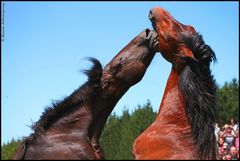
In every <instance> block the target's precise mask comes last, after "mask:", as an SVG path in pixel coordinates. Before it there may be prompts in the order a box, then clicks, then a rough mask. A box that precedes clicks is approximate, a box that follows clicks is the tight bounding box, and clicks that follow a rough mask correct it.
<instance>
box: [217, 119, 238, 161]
mask: <svg viewBox="0 0 240 161" xmlns="http://www.w3.org/2000/svg"><path fill="white" fill-rule="evenodd" d="M215 135H216V139H217V143H218V154H219V156H218V158H219V160H238V159H239V122H238V121H237V122H235V120H234V119H233V118H231V119H230V123H229V124H225V125H223V126H222V127H219V125H218V124H216V127H215Z"/></svg>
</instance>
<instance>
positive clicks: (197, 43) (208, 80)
mask: <svg viewBox="0 0 240 161" xmlns="http://www.w3.org/2000/svg"><path fill="white" fill-rule="evenodd" d="M182 42H183V44H184V45H185V46H186V47H188V48H189V49H191V51H192V53H193V55H194V58H190V57H182V60H183V61H182V63H185V64H186V67H185V68H184V69H183V71H182V73H181V75H180V79H179V88H180V90H181V92H182V94H183V97H184V98H185V104H186V105H185V110H186V112H187V114H188V120H189V122H190V125H191V127H192V135H193V138H194V143H195V144H196V146H197V154H198V157H199V159H216V157H217V151H216V149H217V146H216V145H217V143H216V138H215V133H214V125H215V123H216V121H217V107H216V89H217V85H216V82H215V80H214V78H213V75H212V74H211V70H210V62H211V61H212V60H213V61H216V56H215V54H214V52H213V50H212V49H211V48H210V47H209V46H208V45H206V44H205V43H204V41H203V39H202V36H201V35H200V34H199V33H197V34H190V33H186V32H184V33H182Z"/></svg>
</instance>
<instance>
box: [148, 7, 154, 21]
mask: <svg viewBox="0 0 240 161" xmlns="http://www.w3.org/2000/svg"><path fill="white" fill-rule="evenodd" d="M148 18H149V19H150V20H152V19H153V12H152V9H151V10H150V11H149V14H148Z"/></svg>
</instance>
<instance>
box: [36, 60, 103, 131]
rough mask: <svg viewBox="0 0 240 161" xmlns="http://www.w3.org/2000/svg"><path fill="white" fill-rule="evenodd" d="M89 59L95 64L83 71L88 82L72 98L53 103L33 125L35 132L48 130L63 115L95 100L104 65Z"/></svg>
mask: <svg viewBox="0 0 240 161" xmlns="http://www.w3.org/2000/svg"><path fill="white" fill-rule="evenodd" d="M88 59H89V60H90V61H91V62H92V63H93V67H92V68H91V69H90V70H84V71H83V72H84V73H85V74H86V75H87V76H88V81H87V82H85V83H84V84H83V85H82V86H81V87H79V88H78V89H77V90H75V91H74V92H73V93H72V94H71V95H70V96H68V97H66V98H64V100H62V101H60V102H56V103H54V102H53V103H52V106H51V107H47V108H46V109H45V111H44V112H43V114H42V116H41V117H40V120H39V121H38V122H37V123H35V125H33V129H34V130H35V132H38V130H39V129H44V130H45V129H47V128H48V127H49V126H50V125H51V124H52V123H53V122H54V121H56V120H57V119H59V118H61V117H62V116H63V115H67V114H69V113H71V112H73V111H75V110H77V108H78V107H81V106H80V105H82V104H87V103H88V102H89V101H90V100H91V98H94V97H95V96H96V94H97V93H98V92H99V89H100V82H101V76H102V65H101V63H100V62H99V61H98V60H97V59H95V58H88Z"/></svg>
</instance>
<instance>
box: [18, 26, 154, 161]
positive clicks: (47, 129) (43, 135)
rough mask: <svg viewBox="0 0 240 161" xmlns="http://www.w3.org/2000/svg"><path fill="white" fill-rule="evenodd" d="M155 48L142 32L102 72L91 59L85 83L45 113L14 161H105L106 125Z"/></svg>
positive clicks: (150, 34)
mask: <svg viewBox="0 0 240 161" xmlns="http://www.w3.org/2000/svg"><path fill="white" fill-rule="evenodd" d="M157 49H158V42H157V33H156V32H154V31H151V30H149V29H145V30H144V31H143V32H141V33H140V34H139V35H138V36H136V37H135V38H134V39H133V40H132V41H131V42H130V43H129V44H128V45H127V46H126V47H125V48H123V49H122V50H121V51H120V52H119V53H118V54H117V55H116V56H115V57H114V58H113V59H112V60H111V61H110V63H108V64H107V65H106V66H105V68H104V69H103V70H102V66H101V64H100V63H99V61H98V60H96V59H93V58H90V60H91V61H92V62H93V63H94V65H93V67H92V69H91V70H86V71H85V73H86V74H87V75H88V81H87V82H86V83H85V84H83V85H82V86H81V87H80V88H79V89H77V90H76V91H75V92H73V93H72V94H71V95H70V96H69V97H67V98H65V99H64V100H63V101H61V102H59V103H56V104H53V106H52V107H49V108H47V109H46V110H45V112H44V113H43V115H42V116H41V118H40V120H39V121H38V122H37V123H35V125H33V130H34V133H33V134H31V135H30V136H29V137H27V138H26V139H24V141H23V143H22V144H21V146H20V147H19V149H18V151H17V153H16V155H15V159H104V153H103V150H102V149H101V147H100V146H99V138H100V136H101V133H102V130H103V127H104V124H105V122H106V120H107V118H108V116H109V115H110V113H111V112H112V110H113V108H114V107H115V105H116V103H117V102H118V101H119V99H120V98H121V97H122V96H123V95H124V93H125V92H126V91H127V90H128V89H129V88H130V87H131V86H133V85H135V84H136V83H138V82H139V81H140V80H141V79H142V78H143V76H144V74H145V72H146V70H147V68H148V66H149V64H150V62H151V61H152V59H153V57H154V55H155V53H156V52H157Z"/></svg>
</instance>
